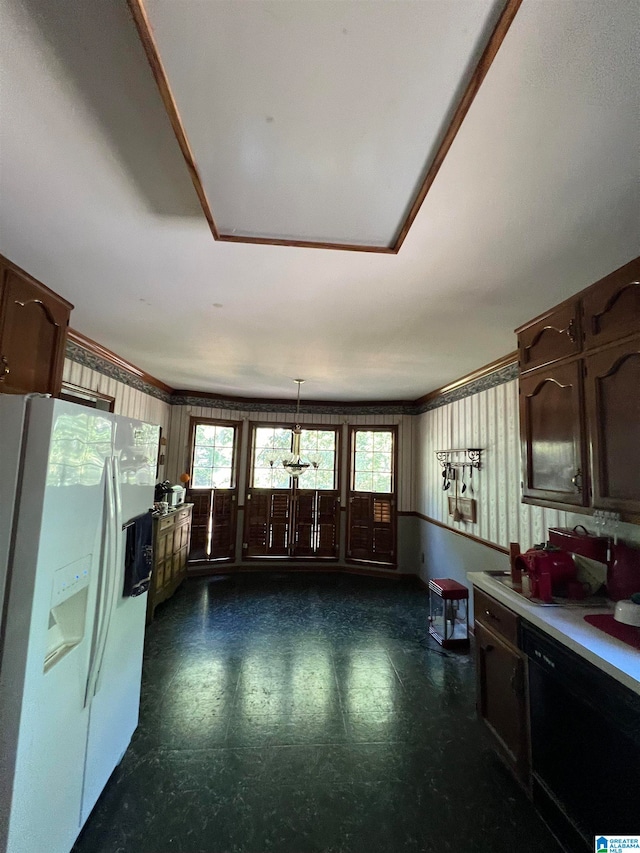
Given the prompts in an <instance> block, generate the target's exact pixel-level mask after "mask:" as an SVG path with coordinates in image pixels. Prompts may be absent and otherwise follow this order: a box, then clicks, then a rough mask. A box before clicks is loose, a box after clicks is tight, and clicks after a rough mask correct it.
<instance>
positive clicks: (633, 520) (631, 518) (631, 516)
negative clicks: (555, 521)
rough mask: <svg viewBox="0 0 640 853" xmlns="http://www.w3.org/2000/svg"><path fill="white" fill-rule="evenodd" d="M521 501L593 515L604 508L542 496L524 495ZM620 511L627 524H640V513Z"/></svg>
mask: <svg viewBox="0 0 640 853" xmlns="http://www.w3.org/2000/svg"><path fill="white" fill-rule="evenodd" d="M521 503H523V504H528V505H529V506H541V507H545V508H546V509H558V510H560V511H561V512H573V513H575V514H576V515H593V513H594V512H595V510H597V509H602V507H597V506H573V505H571V506H570V505H569V504H565V503H560V502H559V501H547V500H543V499H542V498H535V497H523V498H522V499H521ZM618 511H619V512H620V521H623V522H625V523H627V524H640V513H637V512H630V511H629V510H618Z"/></svg>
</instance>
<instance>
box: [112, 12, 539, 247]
mask: <svg viewBox="0 0 640 853" xmlns="http://www.w3.org/2000/svg"><path fill="white" fill-rule="evenodd" d="M127 3H128V5H129V9H130V11H131V15H132V17H133V20H134V22H135V25H136V29H137V30H138V35H139V36H140V41H141V42H142V45H143V47H144V51H145V53H146V56H147V60H148V62H149V65H150V66H151V71H152V73H153V76H154V78H155V81H156V84H157V86H158V89H159V91H160V96H161V98H162V102H163V103H164V107H165V109H166V111H167V115H168V116H169V121H170V122H171V126H172V128H173V132H174V133H175V135H176V139H177V140H178V145H179V146H180V150H181V151H182V156H183V157H184V160H185V163H186V164H187V168H188V170H189V174H190V176H191V180H192V182H193V185H194V187H195V190H196V193H197V194H198V199H199V200H200V205H201V206H202V210H203V212H204V215H205V217H206V220H207V222H208V223H209V227H210V229H211V233H212V234H213V238H214V240H219V241H221V242H226V243H252V244H256V245H264V246H295V247H300V248H307V249H330V250H333V251H343V252H371V253H377V254H386V255H396V254H398V252H399V251H400V248H401V246H402V244H403V243H404V240H405V238H406V236H407V234H408V233H409V229H410V228H411V226H412V225H413V222H414V220H415V218H416V216H417V215H418V211H419V210H420V207H421V206H422V203H423V201H424V200H425V197H426V195H427V193H428V192H429V190H430V188H431V186H432V184H433V182H434V180H435V179H436V175H437V174H438V172H439V171H440V167H441V166H442V164H443V162H444V159H445V157H446V156H447V154H448V153H449V149H450V148H451V145H452V144H453V141H454V139H455V138H456V136H457V133H458V131H459V130H460V127H461V125H462V122H463V121H464V119H465V116H466V115H467V113H468V112H469V108H470V107H471V104H472V103H473V100H474V98H475V96H476V95H477V93H478V90H479V89H480V86H481V85H482V82H483V81H484V79H485V77H486V76H487V72H488V71H489V68H490V67H491V64H492V62H493V60H494V59H495V56H496V54H497V52H498V50H499V48H500V45H501V44H502V42H503V41H504V38H505V36H506V34H507V31H508V30H509V27H510V26H511V23H512V22H513V19H514V18H515V16H516V12H517V11H518V9H519V8H520V4H521V3H522V0H506V4H505V7H504V9H503V10H502V13H501V15H500V17H499V19H498V21H497V23H496V25H495V27H494V29H493V32H492V33H491V35H490V37H489V41H488V42H487V45H486V47H485V49H484V51H483V52H482V55H481V57H480V59H479V60H478V63H477V65H476V67H475V68H474V70H473V73H472V75H471V79H470V80H469V83H468V84H467V86H466V88H465V90H464V92H463V93H462V96H461V98H460V100H459V102H458V105H457V107H456V109H455V112H454V114H453V117H452V119H451V121H450V122H449V125H448V127H447V129H446V131H445V132H444V136H443V138H442V141H441V142H440V145H439V147H438V150H437V151H436V153H435V155H434V157H433V159H432V161H431V163H430V164H429V166H428V168H427V172H426V175H425V177H424V180H423V181H422V184H421V186H420V189H419V190H418V193H417V195H416V196H415V198H414V200H413V203H412V204H411V207H410V208H409V212H408V213H407V216H406V219H405V220H404V222H403V224H402V225H401V227H400V230H399V232H398V234H397V236H396V238H395V239H394V241H393V245H391V246H365V245H360V244H356V243H331V242H325V241H320V240H285V239H277V238H269V237H243V236H241V235H237V234H221V233H220V232H219V231H218V228H217V226H216V223H215V220H214V217H213V212H212V209H211V205H210V203H209V200H208V198H207V195H206V192H205V189H204V186H203V183H202V179H201V177H200V173H199V171H198V167H197V165H196V161H195V158H194V155H193V152H192V150H191V146H190V145H189V140H188V138H187V134H186V131H185V128H184V124H183V122H182V119H181V118H180V113H179V112H178V107H177V105H176V101H175V98H174V96H173V92H172V91H171V86H170V85H169V80H168V77H167V73H166V71H165V69H164V65H163V63H162V60H161V59H160V53H159V50H158V45H157V43H156V40H155V38H154V36H153V29H152V27H151V24H150V22H149V18H148V15H147V12H146V9H145V8H144V0H127Z"/></svg>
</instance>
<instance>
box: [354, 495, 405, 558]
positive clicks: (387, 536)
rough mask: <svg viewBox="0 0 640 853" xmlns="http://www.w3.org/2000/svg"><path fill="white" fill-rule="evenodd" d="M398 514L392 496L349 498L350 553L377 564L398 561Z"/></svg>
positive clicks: (356, 496)
mask: <svg viewBox="0 0 640 853" xmlns="http://www.w3.org/2000/svg"><path fill="white" fill-rule="evenodd" d="M395 540H396V514H395V505H394V499H393V497H392V496H391V495H380V494H378V493H373V492H359V493H357V494H352V495H351V498H350V500H349V520H348V544H347V556H348V557H350V558H351V559H353V560H367V561H369V562H374V563H394V562H395Z"/></svg>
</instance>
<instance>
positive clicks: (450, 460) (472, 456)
mask: <svg viewBox="0 0 640 853" xmlns="http://www.w3.org/2000/svg"><path fill="white" fill-rule="evenodd" d="M435 454H436V459H437V460H438V462H439V463H440V464H441V465H442V467H443V468H463V469H464V468H478V469H479V468H480V457H481V455H482V450H481V448H479V447H453V448H451V449H450V450H436V451H435Z"/></svg>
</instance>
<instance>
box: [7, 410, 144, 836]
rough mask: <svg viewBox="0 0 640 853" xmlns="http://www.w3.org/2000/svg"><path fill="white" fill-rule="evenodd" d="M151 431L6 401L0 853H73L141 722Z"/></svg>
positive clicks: (89, 414) (95, 414) (91, 414)
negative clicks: (138, 527) (140, 544)
mask: <svg viewBox="0 0 640 853" xmlns="http://www.w3.org/2000/svg"><path fill="white" fill-rule="evenodd" d="M157 451H158V427H157V426H153V425H151V424H146V423H142V422H140V421H135V420H131V419H129V418H125V417H121V416H116V415H112V414H109V413H107V412H101V411H97V410H95V409H90V408H87V407H83V406H79V405H76V404H74V403H67V402H63V401H61V400H54V399H51V398H47V397H42V396H37V395H30V396H14V395H7V394H3V395H0V853H69V851H70V849H71V847H72V846H73V844H74V842H75V840H76V837H77V835H78V833H79V832H80V829H81V828H82V826H83V824H84V822H85V820H86V818H87V817H88V815H89V813H90V811H91V809H92V808H93V806H94V805H95V803H96V800H97V799H98V797H99V796H100V793H101V791H102V789H103V788H104V785H105V784H106V782H107V780H108V779H109V776H110V775H111V773H112V772H113V770H114V768H115V767H116V765H117V764H118V763H119V761H120V759H121V758H122V756H123V754H124V752H125V750H126V748H127V746H128V744H129V742H130V740H131V736H132V734H133V732H134V730H135V728H136V726H137V723H138V709H139V700H140V678H141V673H142V651H143V640H144V629H145V611H146V604H147V595H146V593H144V594H142V595H138V596H136V597H129V596H124V595H123V586H124V563H125V560H124V550H125V549H124V537H125V535H126V534H125V532H124V531H125V529H126V527H127V525H128V524H129V523H130V522H131V521H132V519H134V518H135V517H137V516H140V515H141V514H144V513H145V512H147V511H148V509H149V507H151V506H152V505H153V490H154V484H155V475H156V461H157Z"/></svg>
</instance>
